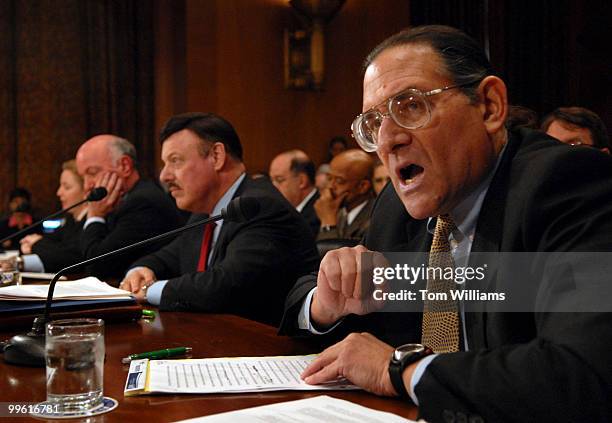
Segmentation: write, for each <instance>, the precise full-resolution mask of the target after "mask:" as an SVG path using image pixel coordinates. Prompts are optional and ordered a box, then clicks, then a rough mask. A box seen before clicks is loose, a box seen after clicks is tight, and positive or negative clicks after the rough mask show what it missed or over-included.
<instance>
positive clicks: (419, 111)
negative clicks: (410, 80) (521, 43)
mask: <svg viewBox="0 0 612 423" xmlns="http://www.w3.org/2000/svg"><path fill="white" fill-rule="evenodd" d="M478 82H480V80H477V81H471V82H467V83H465V84H457V85H450V86H447V87H443V88H437V89H435V90H431V91H427V92H422V91H420V90H417V89H415V88H408V89H407V90H404V91H401V92H400V93H398V94H395V95H393V96H391V97H389V98H388V99H386V100H385V101H383V102H382V103H380V104H379V105H377V106H376V107H373V108H371V109H370V110H368V111H367V112H364V113H362V114H360V115H359V116H357V117H356V118H355V120H354V121H353V123H352V124H351V130H352V131H353V137H354V138H355V140H357V142H358V143H359V145H360V146H361V148H363V149H364V150H365V151H367V152H368V153H371V152H373V151H376V149H377V147H378V145H377V143H378V131H379V130H380V127H381V126H382V123H383V119H384V118H386V117H391V119H393V122H395V123H396V124H397V125H399V126H401V127H402V128H406V129H418V128H422V127H423V126H425V125H427V124H428V123H429V121H430V120H431V104H430V102H429V100H428V99H427V97H430V96H432V95H436V94H440V93H441V92H444V91H446V90H450V89H452V88H461V87H466V86H468V85H473V84H476V83H478ZM381 106H386V107H387V113H381V112H380V111H379V110H378V109H380V108H381Z"/></svg>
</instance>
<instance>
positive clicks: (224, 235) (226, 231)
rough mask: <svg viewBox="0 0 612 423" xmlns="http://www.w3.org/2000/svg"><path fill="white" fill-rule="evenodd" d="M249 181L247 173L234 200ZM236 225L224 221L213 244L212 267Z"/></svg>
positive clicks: (210, 263) (210, 264)
mask: <svg viewBox="0 0 612 423" xmlns="http://www.w3.org/2000/svg"><path fill="white" fill-rule="evenodd" d="M249 183H250V178H249V175H246V176H245V178H244V179H243V181H242V183H241V184H240V185H239V186H238V189H237V190H236V192H235V193H234V196H233V197H232V200H233V199H234V198H236V197H239V196H240V195H242V193H243V192H244V190H245V188H246V186H247V184H249ZM235 227H236V223H234V222H225V221H223V226H221V232H220V233H219V236H218V237H217V242H215V244H214V246H213V251H212V257H211V258H210V261H209V266H210V267H212V266H213V265H214V264H215V262H216V261H217V258H218V257H219V251H220V250H221V248H220V247H221V246H222V245H225V244H226V242H227V241H226V239H228V238H229V239H231V238H232V237H233V233H234V229H235ZM224 250H225V248H224Z"/></svg>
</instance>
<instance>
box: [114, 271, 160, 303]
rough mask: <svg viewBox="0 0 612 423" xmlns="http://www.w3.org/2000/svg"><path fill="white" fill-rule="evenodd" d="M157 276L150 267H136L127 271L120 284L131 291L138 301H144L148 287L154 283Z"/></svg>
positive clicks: (120, 287)
mask: <svg viewBox="0 0 612 423" xmlns="http://www.w3.org/2000/svg"><path fill="white" fill-rule="evenodd" d="M156 280H157V277H156V276H155V273H153V271H152V270H151V269H149V268H148V267H144V266H143V267H135V268H134V269H132V270H130V271H129V272H127V274H126V275H125V278H124V279H123V280H122V281H121V283H120V284H119V289H125V290H126V291H130V292H131V293H132V294H133V295H134V298H135V299H136V301H138V302H144V301H145V297H146V291H147V288H148V287H150V286H151V285H153V283H155V281H156Z"/></svg>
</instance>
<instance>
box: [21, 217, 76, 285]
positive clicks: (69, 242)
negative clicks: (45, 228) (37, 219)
mask: <svg viewBox="0 0 612 423" xmlns="http://www.w3.org/2000/svg"><path fill="white" fill-rule="evenodd" d="M65 219H66V220H65V223H64V226H62V227H61V228H59V229H58V230H56V231H55V232H52V233H50V234H45V235H43V237H42V238H41V239H40V240H39V241H38V242H36V243H35V244H34V245H32V254H36V255H38V257H40V260H41V261H42V262H43V265H44V266H45V272H52V273H55V272H57V271H59V270H60V269H63V268H64V267H67V266H70V265H72V264H75V263H78V262H80V261H83V260H84V259H83V254H82V253H81V246H80V238H81V231H82V230H83V224H84V223H85V220H82V221H80V222H75V221H74V218H73V217H72V215H70V214H68V215H66V218H65Z"/></svg>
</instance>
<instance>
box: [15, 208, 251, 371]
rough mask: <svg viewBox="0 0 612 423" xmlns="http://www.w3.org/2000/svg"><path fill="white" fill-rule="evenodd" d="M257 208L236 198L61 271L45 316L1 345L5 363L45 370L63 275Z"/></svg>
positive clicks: (233, 219) (234, 218)
mask: <svg viewBox="0 0 612 423" xmlns="http://www.w3.org/2000/svg"><path fill="white" fill-rule="evenodd" d="M259 209H260V204H259V200H258V199H257V198H254V197H244V198H242V197H236V198H234V199H233V200H232V201H231V202H230V203H229V204H228V205H227V208H225V209H222V210H221V214H218V215H216V216H211V217H209V218H208V219H204V220H199V221H197V222H193V223H190V224H188V225H185V226H182V227H180V228H177V229H174V230H171V231H169V232H165V233H163V234H160V235H157V236H154V237H152V238H148V239H145V240H142V241H139V242H136V243H134V244H130V245H127V246H125V247H122V248H119V249H117V250H113V251H109V252H108V253H104V254H100V255H99V256H96V257H92V258H90V259H87V260H84V261H82V262H79V263H76V264H73V265H71V266H68V267H64V268H63V269H61V270H60V271H59V272H57V273H56V274H55V276H53V279H51V282H50V283H49V292H48V293H47V300H46V302H45V314H44V316H38V317H36V318H35V319H34V323H33V324H32V329H31V330H30V332H28V333H27V334H25V335H15V336H13V337H12V338H11V339H10V340H8V341H6V342H5V345H4V348H3V350H4V361H5V362H6V363H10V364H19V365H22V366H30V367H44V366H45V326H46V324H47V322H49V321H50V318H49V316H50V313H51V303H52V301H53V291H54V289H55V284H56V283H57V280H58V279H59V278H60V277H61V276H62V275H64V274H65V273H67V272H69V271H71V270H76V269H78V268H80V267H81V266H84V265H87V264H91V263H95V262H98V261H102V260H105V259H108V258H110V257H114V256H116V255H119V254H122V253H125V252H126V251H129V250H132V249H135V248H138V247H142V246H144V245H148V244H151V243H153V242H156V241H160V240H162V239H166V238H169V237H171V236H173V235H176V234H180V233H181V232H184V231H186V230H188V229H191V228H195V227H196V226H201V225H205V224H207V223H211V222H215V221H217V220H221V219H223V220H226V221H231V222H246V221H248V220H251V219H252V218H254V217H255V216H257V214H258V213H259Z"/></svg>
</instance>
